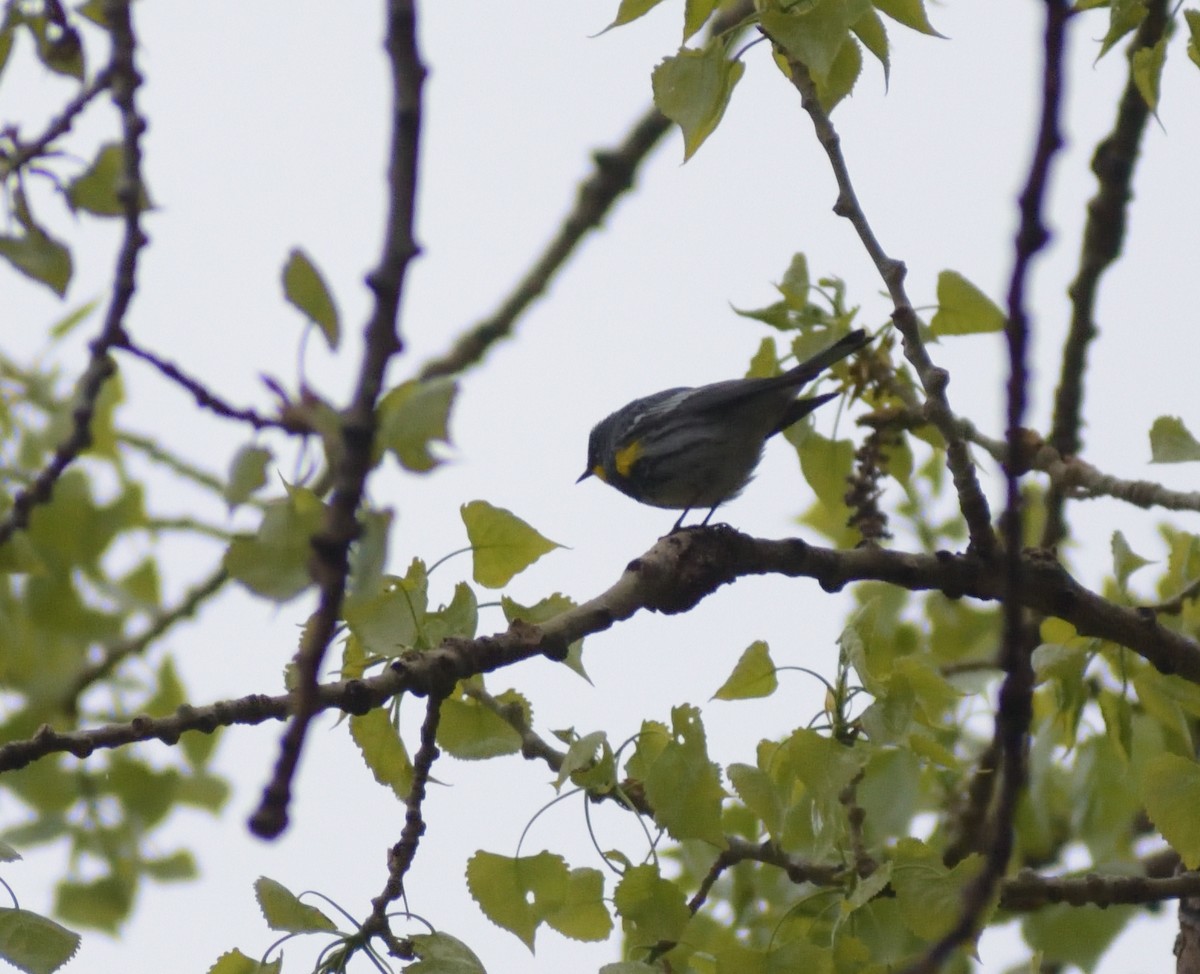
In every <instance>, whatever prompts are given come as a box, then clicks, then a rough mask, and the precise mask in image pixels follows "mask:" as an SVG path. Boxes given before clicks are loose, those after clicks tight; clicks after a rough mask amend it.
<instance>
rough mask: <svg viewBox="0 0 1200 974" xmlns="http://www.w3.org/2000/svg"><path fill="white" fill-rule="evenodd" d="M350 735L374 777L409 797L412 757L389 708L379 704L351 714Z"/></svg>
mask: <svg viewBox="0 0 1200 974" xmlns="http://www.w3.org/2000/svg"><path fill="white" fill-rule="evenodd" d="M350 737H351V738H353V740H354V743H355V745H357V747H358V750H359V753H361V754H362V757H363V761H364V762H366V765H367V767H368V768H370V769H371V774H372V775H373V776H374V778H375V780H376V781H378V782H379V783H380V784H381V785H384V786H385V787H387V788H391V789H392V791H393V792H395V794H396V797H397V798H401V799H404V798H407V797H408V793H409V792H410V791H411V790H412V776H413V766H412V760H411V759H410V758H409V756H408V749H407V748H406V747H405V746H404V741H403V740H401V738H400V734H399V732H398V731H397V730H396V725H395V724H393V723H392V718H391V716H390V715H389V714H388V712H387V710H386V709H385V708H383V707H376V708H375V709H374V710H369V711H367V712H366V713H365V714H353V715H351V717H350Z"/></svg>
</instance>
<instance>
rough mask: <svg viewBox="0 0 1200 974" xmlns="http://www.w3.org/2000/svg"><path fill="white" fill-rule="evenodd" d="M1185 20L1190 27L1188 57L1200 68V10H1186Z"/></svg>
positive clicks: (1184, 13)
mask: <svg viewBox="0 0 1200 974" xmlns="http://www.w3.org/2000/svg"><path fill="white" fill-rule="evenodd" d="M1183 19H1184V20H1185V21H1187V26H1188V42H1187V54H1188V57H1189V58H1191V59H1192V63H1193V64H1195V65H1196V67H1198V68H1200V10H1185V11H1184V12H1183Z"/></svg>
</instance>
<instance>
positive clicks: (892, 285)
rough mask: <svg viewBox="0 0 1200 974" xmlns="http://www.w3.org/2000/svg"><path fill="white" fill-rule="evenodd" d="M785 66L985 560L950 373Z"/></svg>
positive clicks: (991, 538) (806, 92) (820, 120)
mask: <svg viewBox="0 0 1200 974" xmlns="http://www.w3.org/2000/svg"><path fill="white" fill-rule="evenodd" d="M775 49H776V51H777V53H779V54H784V55H786V51H785V49H784V48H783V47H782V46H780V45H779V44H776V45H775ZM788 65H789V68H790V71H791V81H792V84H793V85H795V86H796V89H797V90H798V91H799V92H800V99H801V104H802V105H803V107H804V110H805V111H806V112H807V113H808V115H809V117H810V118H811V119H812V123H813V129H814V130H815V131H816V134H817V141H818V142H820V143H821V147H822V148H823V149H824V150H825V154H826V155H827V156H828V157H829V163H830V166H831V168H832V169H833V175H834V178H835V179H836V180H837V186H838V198H837V202H836V203H834V206H833V212H834V213H836V214H837V215H838V216H843V217H845V218H846V219H847V220H849V221H850V223H851V225H852V226H853V227H854V229H855V231H856V232H857V233H858V237H859V239H860V240H861V241H862V244H863V247H864V248H865V249H866V251H867V254H868V255H869V256H870V258H871V260H872V261H873V262H874V264H875V267H876V269H877V270H878V271H879V276H880V277H881V278H882V279H883V282H884V284H885V285H886V287H887V289H888V294H889V295H890V296H891V299H892V305H893V311H892V320H893V321H894V322H895V324H896V328H897V330H898V331H899V332H900V334H901V336H903V339H904V354H905V357H906V358H907V359H908V360H909V362H911V363H912V365H913V368H914V369H915V370H916V372H917V376H918V378H919V379H920V380H921V385H922V387H923V388H924V390H925V397H926V399H925V405H924V410H925V415H926V416H927V417H928V418H929V420H930V421H931V422H932V423H933V424H934V426H936V427H937V428H938V431H939V432H940V433H941V434H942V437H943V439H944V440H945V441H946V465H947V466H948V468H949V470H950V475H951V477H952V479H953V481H954V487H955V490H956V491H957V492H958V500H959V507H960V509H961V511H962V515H963V519H964V520H965V521H966V523H967V532H968V534H969V536H970V539H971V548H972V549H973V550H974V551H976V552H978V553H979V554H981V555H983V556H985V557H990V556H991V555H992V554H994V553H995V551H996V538H995V535H994V533H993V532H992V525H991V512H990V510H989V508H988V502H987V498H986V497H984V495H983V491H982V489H981V488H980V486H979V478H978V477H977V476H976V474H975V464H974V463H973V462H972V460H971V454H970V452H969V451H968V449H967V444H966V443H965V442H964V441H963V439H962V437H961V436H960V435H959V434H958V431H957V426H956V417H955V415H954V412H953V410H951V408H950V401H949V399H948V398H947V396H946V386H947V385H948V384H949V382H950V375H949V373H948V372H946V370H945V369H940V368H937V367H936V366H935V365H934V364H933V361H932V360H931V359H930V357H929V353H928V351H926V349H925V344H924V342H923V341H922V340H921V335H920V324H921V323H920V320H919V319H918V317H917V313H916V312H915V311H914V310H913V307H912V302H911V301H909V298H908V293H907V292H906V291H905V289H904V278H905V275H906V274H907V269H906V268H905V266H904V263H903V261H899V260H896V259H894V258H892V257H889V256H888V255H887V253H886V252H885V251H884V249H883V246H882V245H881V244H880V243H879V240H878V239H877V238H876V236H875V232H874V230H872V229H871V224H870V222H869V221H868V220H867V215H866V213H865V212H864V211H863V208H862V205H861V204H860V203H859V201H858V196H857V194H856V193H855V191H854V184H853V182H852V181H851V179H850V169H849V167H848V166H847V164H846V158H845V156H844V155H843V154H842V147H841V137H840V136H839V135H838V134H837V131H836V129H834V127H833V122H832V121H830V118H829V114H828V113H827V112H826V111H825V110H824V109H823V108H822V107H821V103H820V100H819V99H818V98H817V92H816V86H815V85H814V84H813V81H812V78H811V77H810V75H809V73H808V69H807V68H806V67H805V66H804V65H803V64H802V63H800V62H799V61H793V60H789V62H788Z"/></svg>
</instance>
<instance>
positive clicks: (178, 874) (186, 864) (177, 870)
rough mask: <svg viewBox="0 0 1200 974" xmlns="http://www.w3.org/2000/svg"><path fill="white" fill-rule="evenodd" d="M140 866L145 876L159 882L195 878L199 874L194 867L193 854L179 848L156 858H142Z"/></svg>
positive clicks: (194, 859)
mask: <svg viewBox="0 0 1200 974" xmlns="http://www.w3.org/2000/svg"><path fill="white" fill-rule="evenodd" d="M142 868H143V869H144V870H145V871H146V875H147V876H150V877H152V878H153V879H156V880H158V881H159V882H160V883H171V882H179V881H181V880H186V879H195V878H196V877H197V876H198V875H199V874H200V871H199V869H197V867H196V858H195V856H193V855H192V854H191V853H190V852H188V851H187V850H186V849H180V850H179V851H178V852H172V853H171V854H170V855H167V856H159V857H158V858H156V859H143V860H142Z"/></svg>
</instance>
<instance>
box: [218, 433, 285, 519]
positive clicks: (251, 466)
mask: <svg viewBox="0 0 1200 974" xmlns="http://www.w3.org/2000/svg"><path fill="white" fill-rule="evenodd" d="M272 459H273V457H272V454H271V451H270V450H268V449H267V448H266V447H261V446H244V447H242V448H241V449H240V450H238V451H237V453H236V454H235V455H234V457H233V462H232V463H230V464H229V482H228V483H226V484H225V487H224V489H223V490H222V492H221V493H222V494H223V495H224V497H225V503H226V504H227V505H228V507H229V509H230V510H231V511H232V510H234V508H236V507H239V506H241V505H242V504H244V503H246V501H248V500H249V499H250V498H251V497H252V496H253V495H254V492H255V491H257V490H258V489H259V488H260V487H262V486H264V485H265V484H266V482H267V465H268V464H269V463H270V462H271V460H272Z"/></svg>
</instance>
